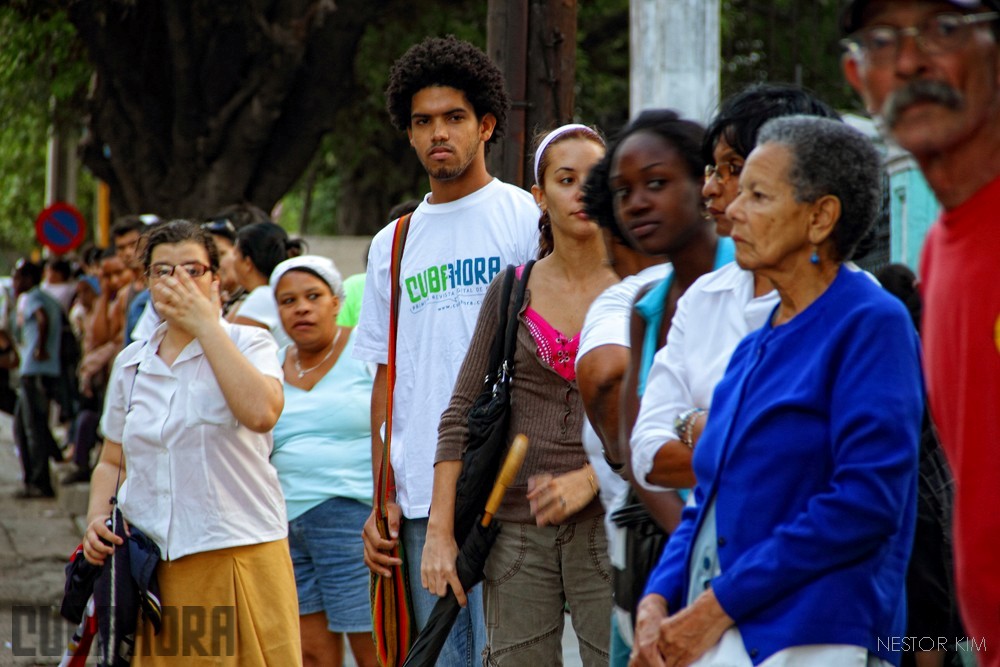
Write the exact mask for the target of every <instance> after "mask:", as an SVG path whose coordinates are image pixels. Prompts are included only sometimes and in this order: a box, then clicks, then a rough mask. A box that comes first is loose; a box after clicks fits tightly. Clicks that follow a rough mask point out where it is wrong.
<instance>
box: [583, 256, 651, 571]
mask: <svg viewBox="0 0 1000 667" xmlns="http://www.w3.org/2000/svg"><path fill="white" fill-rule="evenodd" d="M669 267H670V265H669V264H657V265H656V266H651V267H649V268H648V269H644V270H643V271H640V272H639V273H637V274H635V275H634V276H628V277H626V278H624V279H623V280H622V281H621V282H620V283H617V284H615V285H612V286H611V287H609V288H607V289H606V290H604V291H603V292H601V295H600V296H598V297H597V298H596V299H594V302H593V303H592V304H590V308H589V309H588V310H587V317H586V318H585V319H584V321H583V328H582V329H581V330H580V349H579V351H578V352H577V353H576V363H577V366H578V367H579V364H580V360H581V359H583V357H585V356H586V355H587V354H588V353H589V352H593V351H594V350H595V349H596V348H598V347H602V346H604V345H617V346H619V347H624V348H625V349H629V348H630V347H631V340H630V337H629V320H630V318H631V316H632V304H633V302H634V301H635V295H636V294H638V293H639V290H641V289H642V288H643V287H644V286H646V285H648V284H649V283H651V282H654V281H659V280H663V278H665V277H666V275H667V272H668V271H669ZM583 448H584V450H585V451H586V452H587V458H588V459H590V464H591V465H592V466H594V472H595V473H597V479H598V481H600V483H601V502H602V503H603V504H604V511H605V514H604V525H605V528H606V529H607V533H608V554H609V555H610V556H611V560H612V563H613V564H614V565H615V566H616V567H618V568H620V569H623V568H624V567H625V562H624V556H623V554H622V552H621V550H620V549H619V548H618V547H619V542H620V536H619V531H618V529H617V528H616V527H615V525H614V524H613V523H612V521H611V514H612V512H614V511H615V510H617V509H618V508H620V507H621V506H622V505H623V504H624V503H625V496H626V495H627V494H628V482H626V481H625V480H623V479H622V478H621V477H619V476H618V474H617V473H615V471H613V470H612V469H611V466H609V465H608V462H607V461H605V460H604V446H603V444H602V443H601V440H600V438H599V437H598V436H597V433H596V432H595V431H594V428H593V427H592V426H591V425H590V422H589V421H588V422H585V423H584V425H583Z"/></svg>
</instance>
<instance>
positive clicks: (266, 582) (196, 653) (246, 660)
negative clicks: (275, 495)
mask: <svg viewBox="0 0 1000 667" xmlns="http://www.w3.org/2000/svg"><path fill="white" fill-rule="evenodd" d="M156 576H157V578H158V579H159V583H160V594H161V601H162V603H163V628H162V629H161V630H160V633H159V634H158V635H154V634H153V627H152V624H151V623H149V622H148V621H145V620H143V621H141V623H140V627H139V631H138V632H137V633H136V635H137V636H136V646H135V655H134V657H133V658H132V665H133V666H139V667H148V666H150V665H154V666H160V665H185V666H187V665H194V666H196V667H198V666H202V665H204V666H207V665H227V666H228V665H232V666H234V667H235V666H236V665H239V666H240V667H265V666H275V667H277V666H280V667H285V666H286V665H293V666H294V665H301V664H302V646H301V641H300V636H299V602H298V597H297V594H296V591H295V575H294V573H293V571H292V560H291V557H290V556H289V553H288V540H287V539H284V540H277V541H275V542H266V543H264V544H252V545H249V546H244V547H232V548H230V549H219V550H217V551H207V552H204V553H199V554H192V555H190V556H185V557H184V558H180V559H178V560H175V561H163V562H161V563H160V564H159V565H158V566H157V569H156Z"/></svg>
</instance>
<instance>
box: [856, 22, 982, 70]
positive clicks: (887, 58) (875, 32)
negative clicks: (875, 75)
mask: <svg viewBox="0 0 1000 667" xmlns="http://www.w3.org/2000/svg"><path fill="white" fill-rule="evenodd" d="M997 18H1000V13H997V12H983V13H981V14H958V13H955V12H945V13H944V14H935V15H934V16H932V17H930V18H929V19H927V20H926V21H924V22H923V23H922V24H920V25H918V26H910V27H909V28H895V27H893V26H888V25H877V26H872V27H871V28H865V29H864V30H859V31H858V32H856V33H855V34H853V35H851V36H850V37H845V38H844V39H842V40H840V45H841V46H843V47H844V48H845V49H847V50H848V51H849V52H850V54H851V55H852V56H854V57H862V58H864V59H865V60H867V61H868V62H870V63H872V64H875V65H885V64H887V63H889V62H892V61H893V60H895V59H896V56H897V55H898V54H899V45H900V43H901V42H902V41H903V37H913V39H914V40H915V41H916V43H917V46H918V47H919V48H920V50H921V51H923V52H924V53H926V54H927V55H930V56H936V55H940V54H942V53H948V52H950V51H954V50H956V49H957V48H959V47H960V46H962V44H963V43H964V42H965V41H966V40H965V35H966V31H967V30H968V28H970V27H971V26H975V25H979V24H980V23H988V22H990V21H995V20H997Z"/></svg>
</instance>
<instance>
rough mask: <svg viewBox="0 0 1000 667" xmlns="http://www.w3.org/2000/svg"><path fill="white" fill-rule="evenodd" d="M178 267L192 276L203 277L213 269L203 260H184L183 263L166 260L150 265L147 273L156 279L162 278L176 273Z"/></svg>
mask: <svg viewBox="0 0 1000 667" xmlns="http://www.w3.org/2000/svg"><path fill="white" fill-rule="evenodd" d="M178 267H180V268H181V269H183V270H184V271H186V272H187V274H188V275H189V276H191V277H192V278H201V277H202V276H203V275H205V274H206V273H208V272H209V271H210V270H211V268H210V267H208V266H205V265H204V264H202V263H201V262H184V263H183V264H166V263H164V262H157V263H156V264H153V265H152V266H150V267H149V271H147V274H148V275H149V277H150V278H153V279H154V280H161V279H163V278H166V277H167V276H172V275H174V270H175V269H177V268H178Z"/></svg>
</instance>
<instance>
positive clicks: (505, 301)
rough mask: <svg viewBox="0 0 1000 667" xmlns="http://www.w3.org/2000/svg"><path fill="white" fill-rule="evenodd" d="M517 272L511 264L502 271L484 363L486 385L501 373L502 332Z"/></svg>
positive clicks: (503, 341) (502, 353) (503, 340)
mask: <svg viewBox="0 0 1000 667" xmlns="http://www.w3.org/2000/svg"><path fill="white" fill-rule="evenodd" d="M516 273H517V269H516V268H515V267H514V266H513V265H511V266H508V267H507V270H506V271H504V276H503V286H502V288H501V290H500V299H499V301H498V302H497V303H498V310H499V313H498V317H497V326H496V333H495V334H494V335H493V346H492V347H491V348H490V358H489V361H488V362H487V364H486V378H485V382H486V384H487V385H492V384H494V383H495V382H496V381H497V380H498V379H499V377H500V375H501V374H502V373H501V371H500V365H501V364H502V363H503V360H504V351H505V350H506V345H505V342H506V340H505V338H504V333H505V332H506V331H507V318H508V314H507V311H508V310H509V309H510V295H511V293H512V292H513V291H514V279H515V276H516Z"/></svg>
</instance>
